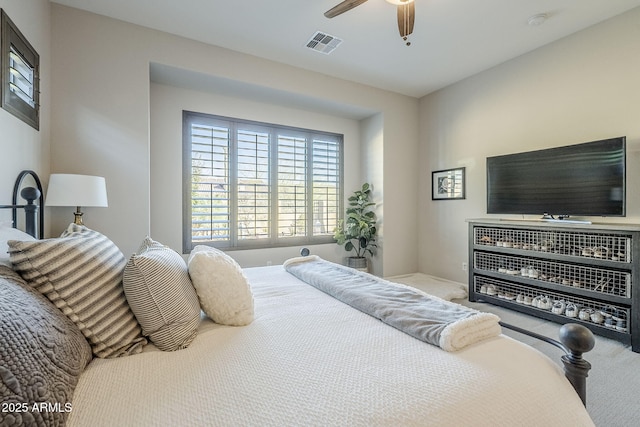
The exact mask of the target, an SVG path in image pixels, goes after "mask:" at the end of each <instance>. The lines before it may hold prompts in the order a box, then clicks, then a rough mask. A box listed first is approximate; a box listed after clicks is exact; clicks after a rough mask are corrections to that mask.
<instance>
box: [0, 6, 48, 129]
mask: <svg viewBox="0 0 640 427" xmlns="http://www.w3.org/2000/svg"><path fill="white" fill-rule="evenodd" d="M0 31H1V33H0V34H2V42H1V43H0V68H1V70H0V77H1V80H2V82H1V83H2V84H1V85H0V97H1V98H2V108H3V109H5V110H7V111H8V112H10V113H11V114H13V115H14V116H16V117H18V118H19V119H21V120H22V121H24V122H25V123H27V124H29V125H30V126H32V127H33V128H35V129H36V130H38V129H39V128H40V56H39V55H38V52H36V50H35V49H34V48H33V46H31V44H30V43H29V41H28V40H27V39H26V38H25V37H24V35H22V33H21V32H20V30H19V29H18V27H16V26H15V24H14V23H13V22H12V21H11V19H9V16H7V14H6V13H5V11H4V10H2V9H0Z"/></svg>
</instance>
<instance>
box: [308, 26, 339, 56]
mask: <svg viewBox="0 0 640 427" xmlns="http://www.w3.org/2000/svg"><path fill="white" fill-rule="evenodd" d="M340 43H342V40H341V39H339V38H336V37H333V36H330V35H329V34H326V33H323V32H322V31H316V33H315V34H314V35H313V36H312V37H311V38H310V39H309V41H308V42H307V47H308V48H309V49H312V50H315V51H316V52H320V53H324V54H327V55H328V54H330V53H331V52H333V50H334V49H335V48H337V47H338V45H340Z"/></svg>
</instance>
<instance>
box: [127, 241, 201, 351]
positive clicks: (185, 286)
mask: <svg viewBox="0 0 640 427" xmlns="http://www.w3.org/2000/svg"><path fill="white" fill-rule="evenodd" d="M123 284H124V292H125V294H126V296H127V300H128V301H129V305H130V306H131V310H132V311H133V313H134V314H135V315H136V318H137V319H138V322H140V325H142V331H143V333H144V335H147V336H149V339H150V340H151V342H153V343H154V344H155V345H156V347H158V348H159V349H160V350H163V351H174V350H179V349H182V348H186V347H187V346H188V345H189V344H191V342H192V341H193V340H194V338H195V337H196V334H197V328H198V324H199V323H200V303H199V302H198V296H197V295H196V291H195V289H194V288H193V285H192V284H191V279H190V278H189V273H188V271H187V264H186V262H185V261H184V259H183V258H182V256H180V255H179V254H178V253H177V252H176V251H174V250H173V249H171V248H169V247H167V246H164V245H163V244H161V243H158V242H156V241H154V240H152V239H151V238H149V237H147V238H146V239H145V240H144V241H143V242H142V245H141V246H140V249H139V250H138V252H137V253H135V254H133V255H132V256H131V257H130V258H129V262H127V266H126V267H125V269H124V282H123Z"/></svg>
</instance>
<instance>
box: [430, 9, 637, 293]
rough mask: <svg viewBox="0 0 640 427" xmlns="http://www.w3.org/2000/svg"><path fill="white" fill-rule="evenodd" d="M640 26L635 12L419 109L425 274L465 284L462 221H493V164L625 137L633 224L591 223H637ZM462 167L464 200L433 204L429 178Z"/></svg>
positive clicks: (445, 93) (464, 226)
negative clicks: (503, 157) (502, 157)
mask: <svg viewBox="0 0 640 427" xmlns="http://www.w3.org/2000/svg"><path fill="white" fill-rule="evenodd" d="M639 22H640V8H636V9H635V10H632V11H631V12H628V13H626V14H624V15H621V16H619V17H616V18H614V19H611V20H609V21H606V22H604V23H602V24H600V25H597V26H594V27H591V28H589V29H587V30H584V31H582V32H580V33H577V34H575V35H572V36H570V37H567V38H565V39H563V40H560V41H558V42H556V43H553V44H550V45H547V46H545V47H543V48H540V49H538V50H536V51H534V52H532V53H529V54H527V55H524V56H521V57H519V58H516V59H514V60H512V61H509V62H507V63H504V64H502V65H500V66H497V67H495V68H493V69H491V70H488V71H486V72H483V73H481V74H478V75H475V76H473V77H471V78H469V79H466V80H464V81H462V82H460V83H458V84H455V85H452V86H450V87H448V88H445V89H443V90H441V91H439V92H436V93H433V94H431V95H429V96H427V97H425V98H423V99H422V100H421V101H420V123H421V125H420V139H421V144H420V160H421V163H422V164H424V165H425V167H424V168H421V170H420V174H419V181H420V184H421V185H420V187H421V189H422V190H421V193H420V196H421V199H420V211H421V213H420V215H421V218H422V219H423V220H422V221H420V224H421V227H420V244H419V252H420V262H419V265H420V271H424V272H428V273H431V274H434V275H437V276H441V277H444V278H448V279H453V280H457V281H460V282H464V283H466V281H467V277H466V272H464V271H462V268H461V264H462V262H463V261H467V224H466V223H465V219H467V218H474V217H483V216H487V215H486V188H485V176H486V175H485V161H486V157H487V156H492V155H497V154H507V153H514V152H520V151H527V150H533V149H540V148H547V147H554V146H561V145H569V144H576V143H581V142H588V141H592V140H597V139H602V138H608V137H616V136H621V135H626V136H627V217H626V218H613V219H607V220H604V219H601V218H589V219H590V220H592V221H594V222H596V221H600V222H603V221H607V222H613V221H619V222H635V223H638V222H640V197H638V195H637V192H636V189H638V188H640V167H639V160H640V120H639V114H640V25H638V23H639ZM459 166H465V167H466V171H467V198H466V200H460V201H432V200H431V194H430V185H431V173H430V171H432V170H437V169H446V168H452V167H459ZM496 217H498V216H496ZM531 218H535V217H531Z"/></svg>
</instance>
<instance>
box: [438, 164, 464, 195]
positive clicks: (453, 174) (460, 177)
mask: <svg viewBox="0 0 640 427" xmlns="http://www.w3.org/2000/svg"><path fill="white" fill-rule="evenodd" d="M464 170H465V168H456V169H445V170H440V171H434V172H431V200H456V199H464V198H465V190H464V187H465V182H464Z"/></svg>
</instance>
